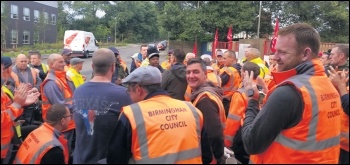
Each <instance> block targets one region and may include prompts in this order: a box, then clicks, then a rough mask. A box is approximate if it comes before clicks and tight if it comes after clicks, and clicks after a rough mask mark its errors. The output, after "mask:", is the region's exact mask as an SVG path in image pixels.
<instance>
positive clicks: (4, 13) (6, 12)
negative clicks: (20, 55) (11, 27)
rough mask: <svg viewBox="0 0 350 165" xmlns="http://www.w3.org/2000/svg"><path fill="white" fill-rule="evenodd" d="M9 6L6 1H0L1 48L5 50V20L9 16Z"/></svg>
mask: <svg viewBox="0 0 350 165" xmlns="http://www.w3.org/2000/svg"><path fill="white" fill-rule="evenodd" d="M9 12H10V10H9V6H8V4H7V3H6V1H1V48H6V31H7V29H8V27H7V23H6V22H7V20H8V16H9Z"/></svg>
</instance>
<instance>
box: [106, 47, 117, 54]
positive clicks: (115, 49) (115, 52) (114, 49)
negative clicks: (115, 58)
mask: <svg viewBox="0 0 350 165" xmlns="http://www.w3.org/2000/svg"><path fill="white" fill-rule="evenodd" d="M108 49H109V50H111V51H112V52H113V53H114V54H116V55H119V50H118V49H117V48H115V47H109V48H108Z"/></svg>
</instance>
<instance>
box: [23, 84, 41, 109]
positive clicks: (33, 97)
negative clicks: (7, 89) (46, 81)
mask: <svg viewBox="0 0 350 165" xmlns="http://www.w3.org/2000/svg"><path fill="white" fill-rule="evenodd" d="M33 89H34V88H33ZM35 89H36V88H35ZM33 91H34V92H31V93H30V94H28V95H27V97H26V100H25V103H24V106H27V105H31V104H33V103H35V102H37V101H38V100H39V96H40V93H39V92H38V90H36V91H35V90H33Z"/></svg>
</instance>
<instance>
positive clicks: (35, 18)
mask: <svg viewBox="0 0 350 165" xmlns="http://www.w3.org/2000/svg"><path fill="white" fill-rule="evenodd" d="M39 17H40V13H39V10H34V22H39Z"/></svg>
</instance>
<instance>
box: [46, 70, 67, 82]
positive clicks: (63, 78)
mask: <svg viewBox="0 0 350 165" xmlns="http://www.w3.org/2000/svg"><path fill="white" fill-rule="evenodd" d="M50 72H51V73H52V74H54V75H55V76H56V77H57V78H58V79H59V80H61V81H62V82H64V83H67V79H66V77H67V76H66V72H65V71H55V70H51V71H50Z"/></svg>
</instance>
